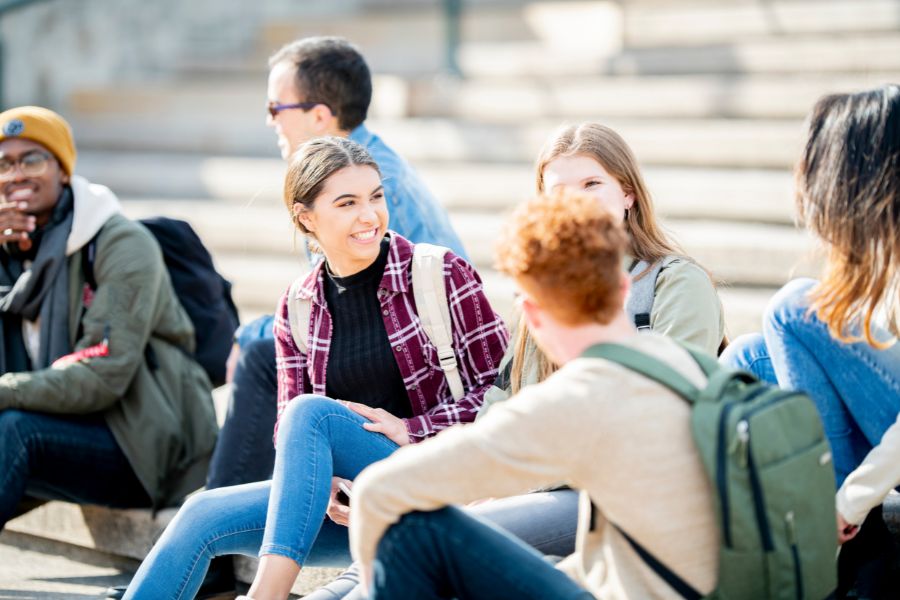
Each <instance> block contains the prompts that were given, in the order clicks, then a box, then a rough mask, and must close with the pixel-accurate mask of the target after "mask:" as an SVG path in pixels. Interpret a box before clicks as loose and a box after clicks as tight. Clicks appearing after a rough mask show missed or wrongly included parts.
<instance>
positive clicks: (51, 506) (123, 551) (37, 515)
mask: <svg viewBox="0 0 900 600" xmlns="http://www.w3.org/2000/svg"><path fill="white" fill-rule="evenodd" d="M176 512H177V511H176V509H164V510H161V511H159V512H158V513H157V514H156V515H155V516H154V515H153V514H152V513H151V511H149V510H140V509H131V510H120V509H111V508H104V507H100V506H92V505H81V506H79V505H76V504H70V503H68V502H48V503H47V504H44V505H42V506H40V507H38V508H36V509H34V510H32V511H31V512H29V513H26V514H24V515H22V516H20V517H17V518H15V519H13V520H11V521H9V522H8V523H7V524H6V527H5V530H8V531H11V532H15V533H19V534H26V535H33V536H36V537H39V538H43V539H45V540H51V541H54V542H61V543H64V544H69V545H72V546H76V547H80V548H88V549H91V550H95V551H98V552H103V553H105V554H109V555H113V556H116V557H126V558H131V559H135V560H143V558H144V557H145V556H146V555H147V552H149V551H150V548H151V547H152V546H153V543H154V541H155V540H156V538H157V537H159V535H160V534H161V533H162V531H163V529H165V527H166V525H168V523H169V521H171V520H172V518H173V517H174V516H175V513H176ZM256 563H257V561H256V559H255V558H251V557H246V556H238V557H235V572H236V574H237V576H238V580H239V581H243V582H244V583H250V582H251V581H252V579H253V575H254V574H255V573H256ZM342 570H343V569H342V568H323V567H307V568H305V569H303V570H302V571H301V572H300V577H298V579H297V583H296V584H295V585H294V588H293V590H292V591H293V593H294V594H297V595H303V594H308V593H310V592H311V591H313V590H315V589H316V588H318V587H320V586H322V585H324V584H325V583H327V582H329V581H331V580H332V579H334V578H335V577H336V576H337V575H338V574H340V572H341V571H342ZM0 597H5V596H4V595H3V594H2V592H0ZM10 597H16V598H18V597H20V596H18V595H15V596H10ZM21 597H27V596H21Z"/></svg>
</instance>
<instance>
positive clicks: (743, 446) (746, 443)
mask: <svg viewBox="0 0 900 600" xmlns="http://www.w3.org/2000/svg"><path fill="white" fill-rule="evenodd" d="M734 439H735V445H736V446H737V452H738V464H740V465H741V467H742V468H744V469H746V468H747V465H748V464H749V462H750V456H749V453H750V423H748V422H747V420H746V419H742V420H740V421H738V424H737V435H736V436H735V438H734Z"/></svg>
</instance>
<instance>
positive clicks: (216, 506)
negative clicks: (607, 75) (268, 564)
mask: <svg viewBox="0 0 900 600" xmlns="http://www.w3.org/2000/svg"><path fill="white" fill-rule="evenodd" d="M365 422H367V420H366V419H364V418H363V417H360V416H359V415H357V414H356V413H354V412H352V411H351V410H349V409H348V408H346V407H344V406H343V405H342V404H339V403H338V402H335V401H334V400H331V399H329V398H325V397H322V396H314V395H304V396H299V397H297V398H295V399H294V400H293V401H292V402H291V403H290V405H289V406H288V408H287V409H286V410H285V413H284V415H283V416H282V418H281V424H280V426H279V430H278V438H277V452H276V455H275V470H274V472H273V475H272V480H271V481H265V482H257V483H249V484H245V485H238V486H233V487H226V488H219V489H215V490H209V491H205V492H202V493H200V494H197V495H196V496H194V497H192V498H190V499H189V500H188V501H187V502H186V503H185V505H184V506H183V507H182V508H181V510H180V511H178V515H176V517H175V519H173V520H172V522H171V523H170V524H169V526H168V527H167V528H166V530H165V532H164V533H163V535H162V537H160V539H159V541H158V542H157V543H156V545H155V546H154V547H153V549H152V550H151V551H150V554H149V555H148V556H147V558H146V559H145V560H144V562H143V563H142V564H141V567H140V568H139V569H138V572H137V573H136V574H135V576H134V579H132V582H131V584H130V585H129V586H128V591H127V593H126V594H125V598H126V599H129V600H131V599H145V598H146V599H152V600H160V599H163V598H173V599H182V598H184V599H191V598H193V597H194V596H195V594H196V593H197V590H198V589H199V588H200V584H201V582H202V581H203V577H204V576H205V574H206V570H207V568H208V566H209V562H210V560H211V559H212V558H213V557H215V556H220V555H223V554H245V555H250V556H253V555H259V556H262V555H267V554H276V555H279V556H285V557H287V558H290V559H292V560H294V561H296V562H297V563H298V564H299V565H327V566H346V565H347V564H349V562H350V557H349V552H348V546H347V530H346V528H344V527H341V526H338V525H335V524H334V523H332V522H331V521H330V520H326V518H325V510H326V508H327V506H328V498H329V495H330V491H331V478H332V477H333V476H337V477H343V478H345V479H351V480H352V479H355V478H356V476H357V475H358V474H359V473H360V472H361V471H362V470H363V469H364V468H366V467H367V466H369V465H370V464H372V463H373V462H376V461H378V460H381V459H383V458H385V457H387V456H389V455H390V454H391V453H392V452H393V451H394V450H396V449H397V445H396V444H395V443H394V442H392V441H390V440H389V439H387V438H386V437H384V436H383V435H381V434H380V433H372V432H369V431H366V430H365V429H363V427H362V425H363V423H365Z"/></svg>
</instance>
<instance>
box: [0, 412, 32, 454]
mask: <svg viewBox="0 0 900 600" xmlns="http://www.w3.org/2000/svg"><path fill="white" fill-rule="evenodd" d="M34 416H35V415H34V413H29V412H27V411H24V410H18V409H15V408H7V409H5V410H0V440H3V444H4V445H7V444H11V443H15V444H20V445H23V444H24V443H25V440H27V439H28V437H29V434H28V432H29V430H30V429H32V428H33V422H34Z"/></svg>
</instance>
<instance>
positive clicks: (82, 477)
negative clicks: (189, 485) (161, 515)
mask: <svg viewBox="0 0 900 600" xmlns="http://www.w3.org/2000/svg"><path fill="white" fill-rule="evenodd" d="M26 496H31V497H34V498H40V499H43V500H66V501H68V502H75V503H78V504H101V505H104V506H112V507H116V508H146V507H149V506H151V504H152V502H151V499H150V496H148V495H147V492H146V490H144V487H143V486H142V485H141V482H140V481H139V480H138V478H137V476H136V475H135V474H134V471H133V470H132V468H131V465H130V464H129V462H128V459H127V458H125V454H123V453H122V450H121V448H119V445H118V444H117V443H116V440H115V438H114V437H113V434H112V432H111V431H110V430H109V427H107V425H106V422H105V421H104V420H103V417H102V416H100V415H86V416H82V415H49V414H45V413H38V412H30V411H24V410H15V409H7V410H0V529H2V528H3V526H4V525H6V522H7V521H9V520H10V519H11V518H13V517H14V516H16V514H17V513H18V511H17V509H16V507H17V506H18V505H19V503H20V502H21V501H22V500H23V499H24V498H25V497H26Z"/></svg>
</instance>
